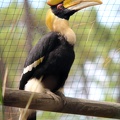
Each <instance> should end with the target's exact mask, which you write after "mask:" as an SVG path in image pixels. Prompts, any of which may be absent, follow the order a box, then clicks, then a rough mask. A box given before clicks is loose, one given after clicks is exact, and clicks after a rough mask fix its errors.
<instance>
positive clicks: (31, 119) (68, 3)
mask: <svg viewBox="0 0 120 120" xmlns="http://www.w3.org/2000/svg"><path fill="white" fill-rule="evenodd" d="M47 3H48V5H50V6H51V9H50V10H49V11H48V13H47V16H46V25H47V27H48V28H49V29H50V30H51V32H49V33H48V34H46V35H44V36H43V37H42V38H41V40H39V42H38V43H37V44H36V45H35V46H34V47H33V48H32V50H31V51H30V53H29V55H28V57H27V59H26V61H25V65H24V70H23V73H22V76H21V80H20V85H19V89H20V90H25V91H31V92H38V93H44V92H46V93H48V94H50V95H52V96H53V97H54V98H56V95H54V94H53V93H54V92H56V91H58V90H60V89H61V88H63V86H64V84H65V81H66V79H67V77H68V74H69V71H70V68H71V65H72V63H73V61H74V58H75V54H74V50H73V48H74V44H75V41H76V36H75V33H74V32H73V30H72V29H71V28H70V26H69V23H68V20H69V18H70V16H71V15H73V14H74V13H75V12H77V11H78V10H81V9H83V8H85V7H89V6H93V5H98V4H101V3H102V2H101V1H100V0H48V1H47ZM24 113H25V110H24V109H20V117H19V120H36V112H35V111H33V110H27V112H26V113H25V114H24Z"/></svg>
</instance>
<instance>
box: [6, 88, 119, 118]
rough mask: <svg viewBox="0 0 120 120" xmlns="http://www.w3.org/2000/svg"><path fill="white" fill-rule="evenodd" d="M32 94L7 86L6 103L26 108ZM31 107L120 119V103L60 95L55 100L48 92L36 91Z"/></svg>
mask: <svg viewBox="0 0 120 120" xmlns="http://www.w3.org/2000/svg"><path fill="white" fill-rule="evenodd" d="M31 94H32V93H31V92H26V91H21V90H12V89H8V88H7V89H6V91H5V96H4V105H6V106H12V107H20V108H24V107H25V106H26V104H27V102H28V100H29V98H30V96H31ZM29 108H30V109H37V110H45V111H51V112H60V113H68V114H77V115H87V116H95V117H106V118H116V119H120V104H118V103H110V102H100V101H92V100H84V99H76V98H70V97H65V98H64V99H62V98H61V97H59V99H58V100H57V101H55V100H54V99H53V98H52V97H51V96H50V95H48V94H38V93H34V97H33V99H32V102H31V104H30V107H29Z"/></svg>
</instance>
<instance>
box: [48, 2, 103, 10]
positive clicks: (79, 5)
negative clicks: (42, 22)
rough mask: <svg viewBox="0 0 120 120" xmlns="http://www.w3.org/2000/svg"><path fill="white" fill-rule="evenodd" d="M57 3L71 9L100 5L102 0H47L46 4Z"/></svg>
mask: <svg viewBox="0 0 120 120" xmlns="http://www.w3.org/2000/svg"><path fill="white" fill-rule="evenodd" d="M59 3H62V4H63V6H64V7H65V8H68V9H71V10H81V9H83V8H86V7H90V6H94V5H100V4H102V1H101V0H47V4H48V5H50V6H52V5H57V4H59Z"/></svg>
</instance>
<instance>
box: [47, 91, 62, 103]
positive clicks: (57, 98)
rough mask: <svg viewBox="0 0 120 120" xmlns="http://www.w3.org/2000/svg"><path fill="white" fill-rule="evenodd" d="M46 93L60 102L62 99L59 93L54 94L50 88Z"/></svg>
mask: <svg viewBox="0 0 120 120" xmlns="http://www.w3.org/2000/svg"><path fill="white" fill-rule="evenodd" d="M46 94H48V95H50V96H51V97H52V98H53V99H54V100H55V101H58V102H59V101H60V100H61V98H60V97H59V96H58V95H56V94H54V93H53V92H51V91H50V90H48V89H46Z"/></svg>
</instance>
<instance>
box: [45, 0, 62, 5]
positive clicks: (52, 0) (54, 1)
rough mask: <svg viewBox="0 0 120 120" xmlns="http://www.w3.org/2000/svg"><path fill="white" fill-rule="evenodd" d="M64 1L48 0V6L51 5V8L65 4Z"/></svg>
mask: <svg viewBox="0 0 120 120" xmlns="http://www.w3.org/2000/svg"><path fill="white" fill-rule="evenodd" d="M63 1H64V0H47V4H48V5H50V6H53V5H57V4H59V3H61V2H63Z"/></svg>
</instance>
